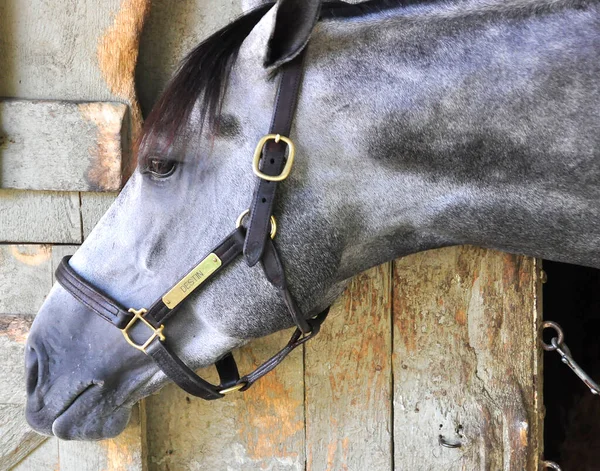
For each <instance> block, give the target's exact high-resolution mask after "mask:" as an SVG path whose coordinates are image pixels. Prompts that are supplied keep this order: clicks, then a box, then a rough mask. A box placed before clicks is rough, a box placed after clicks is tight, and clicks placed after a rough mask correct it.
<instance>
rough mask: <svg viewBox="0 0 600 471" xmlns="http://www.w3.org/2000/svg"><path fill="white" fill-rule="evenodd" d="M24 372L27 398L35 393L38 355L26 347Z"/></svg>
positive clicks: (30, 347)
mask: <svg viewBox="0 0 600 471" xmlns="http://www.w3.org/2000/svg"><path fill="white" fill-rule="evenodd" d="M25 372H26V376H27V395H28V396H29V395H31V394H33V392H34V391H35V388H36V387H37V384H38V376H39V359H38V354H37V352H36V351H35V349H34V348H33V347H32V346H28V347H27V351H26V352H25Z"/></svg>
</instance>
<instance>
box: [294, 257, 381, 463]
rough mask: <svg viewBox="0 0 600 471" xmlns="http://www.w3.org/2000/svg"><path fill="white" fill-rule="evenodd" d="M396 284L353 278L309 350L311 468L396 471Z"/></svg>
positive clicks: (376, 274) (377, 273) (372, 276)
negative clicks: (393, 314) (393, 288)
mask: <svg viewBox="0 0 600 471" xmlns="http://www.w3.org/2000/svg"><path fill="white" fill-rule="evenodd" d="M391 284H392V283H391V264H389V263H388V264H385V265H381V266H379V267H376V268H373V269H372V270H369V271H368V272H366V273H363V274H361V275H359V276H357V277H356V278H354V280H352V283H351V284H350V286H349V288H348V289H347V290H346V292H345V293H344V295H343V297H342V298H341V299H340V300H338V302H336V303H335V305H334V306H333V307H332V310H331V312H330V315H329V317H328V319H327V322H326V323H325V324H324V325H323V328H322V330H321V332H320V333H319V335H318V336H317V337H315V339H314V340H311V342H309V343H308V344H307V345H306V362H305V377H306V439H307V444H306V446H307V467H306V469H307V470H308V471H321V470H331V471H334V470H344V469H346V470H357V471H358V470H390V469H392V400H391V396H392V391H391V384H392V383H391V373H392V371H391V369H392V368H391V353H392V331H391Z"/></svg>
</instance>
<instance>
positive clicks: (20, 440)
mask: <svg viewBox="0 0 600 471" xmlns="http://www.w3.org/2000/svg"><path fill="white" fill-rule="evenodd" d="M47 438H48V437H45V436H42V435H39V434H37V433H35V432H34V431H32V430H31V428H29V425H28V424H27V422H26V421H25V406H24V405H19V404H0V471H5V470H9V469H11V468H12V467H13V466H14V465H16V464H17V463H19V462H20V461H21V460H22V459H23V458H25V457H26V456H27V455H29V453H31V452H32V451H33V450H35V449H36V448H37V447H38V446H40V445H41V444H42V443H43V442H44V441H46V439H47Z"/></svg>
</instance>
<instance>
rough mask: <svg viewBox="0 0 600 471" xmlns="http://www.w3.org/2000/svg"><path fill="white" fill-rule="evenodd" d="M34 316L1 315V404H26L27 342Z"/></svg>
mask: <svg viewBox="0 0 600 471" xmlns="http://www.w3.org/2000/svg"><path fill="white" fill-rule="evenodd" d="M32 322H33V316H6V315H0V378H2V387H0V404H18V405H24V404H25V398H26V397H25V366H24V365H25V360H24V358H25V341H26V340H27V333H28V332H29V328H30V327H31V323H32Z"/></svg>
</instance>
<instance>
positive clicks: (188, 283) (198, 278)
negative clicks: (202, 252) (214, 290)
mask: <svg viewBox="0 0 600 471" xmlns="http://www.w3.org/2000/svg"><path fill="white" fill-rule="evenodd" d="M221 263H222V262H221V259H220V258H219V257H217V256H216V255H215V254H214V253H211V254H210V255H209V256H208V257H206V258H205V259H204V260H202V261H201V262H200V263H199V264H198V265H197V266H196V267H195V268H194V269H193V270H192V271H191V272H189V273H188V274H187V275H185V276H184V277H183V278H182V279H181V280H180V281H179V283H177V284H176V285H175V286H173V287H172V288H171V289H170V290H169V292H168V293H167V294H165V295H164V296H163V297H162V300H163V303H165V304H166V305H167V307H168V308H170V309H173V308H174V307H175V306H177V305H178V304H179V303H180V302H181V301H183V300H184V299H185V298H187V297H188V296H189V295H190V294H192V291H194V290H195V289H196V288H197V287H198V286H200V285H201V284H202V283H204V282H205V281H206V279H207V278H208V277H209V276H210V275H212V274H213V273H214V272H215V271H216V270H217V269H218V268H219V267H220V266H221Z"/></svg>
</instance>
